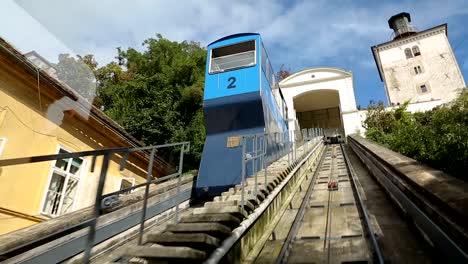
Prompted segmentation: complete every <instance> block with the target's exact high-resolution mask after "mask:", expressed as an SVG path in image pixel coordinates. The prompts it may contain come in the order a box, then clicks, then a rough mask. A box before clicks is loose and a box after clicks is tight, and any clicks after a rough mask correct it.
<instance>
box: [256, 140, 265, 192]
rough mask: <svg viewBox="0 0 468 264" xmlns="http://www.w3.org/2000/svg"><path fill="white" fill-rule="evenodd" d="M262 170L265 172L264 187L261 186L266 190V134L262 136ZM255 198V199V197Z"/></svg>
mask: <svg viewBox="0 0 468 264" xmlns="http://www.w3.org/2000/svg"><path fill="white" fill-rule="evenodd" d="M263 142H264V143H263V156H264V157H263V169H264V170H265V186H263V187H264V188H266V185H267V161H266V155H267V134H266V133H265V135H263ZM255 198H257V197H255Z"/></svg>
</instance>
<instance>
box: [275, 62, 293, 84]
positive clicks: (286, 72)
mask: <svg viewBox="0 0 468 264" xmlns="http://www.w3.org/2000/svg"><path fill="white" fill-rule="evenodd" d="M290 75H291V68H287V69H286V68H285V66H284V64H282V65H281V67H280V69H279V71H278V72H277V73H276V80H277V81H278V82H280V81H282V80H284V79H286V78H287V77H288V76H290Z"/></svg>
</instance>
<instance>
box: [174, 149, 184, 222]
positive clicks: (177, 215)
mask: <svg viewBox="0 0 468 264" xmlns="http://www.w3.org/2000/svg"><path fill="white" fill-rule="evenodd" d="M184 152H185V144H182V146H181V147H180V158H179V169H178V172H177V173H178V174H179V176H177V177H178V179H177V194H176V197H177V198H176V199H177V205H176V211H175V216H174V222H175V223H178V222H179V203H180V199H179V194H180V183H181V181H182V167H183V165H184Z"/></svg>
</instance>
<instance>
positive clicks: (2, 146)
mask: <svg viewBox="0 0 468 264" xmlns="http://www.w3.org/2000/svg"><path fill="white" fill-rule="evenodd" d="M6 142H7V138H6V137H0V156H2V153H3V150H4V149H5V145H6Z"/></svg>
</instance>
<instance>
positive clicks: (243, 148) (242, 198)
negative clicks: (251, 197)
mask: <svg viewBox="0 0 468 264" xmlns="http://www.w3.org/2000/svg"><path fill="white" fill-rule="evenodd" d="M246 144H247V141H246V140H245V136H243V137H242V183H241V208H242V212H244V192H245V158H246V155H245V145H246Z"/></svg>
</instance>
